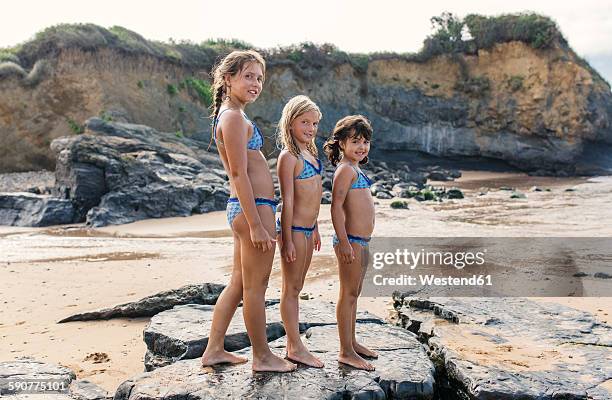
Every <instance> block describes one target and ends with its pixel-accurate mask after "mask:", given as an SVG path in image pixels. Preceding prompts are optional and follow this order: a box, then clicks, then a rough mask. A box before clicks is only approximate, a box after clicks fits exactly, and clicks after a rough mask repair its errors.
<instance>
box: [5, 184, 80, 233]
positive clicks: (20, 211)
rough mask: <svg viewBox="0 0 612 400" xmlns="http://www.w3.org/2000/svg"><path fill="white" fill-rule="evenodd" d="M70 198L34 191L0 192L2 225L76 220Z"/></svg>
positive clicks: (65, 222)
mask: <svg viewBox="0 0 612 400" xmlns="http://www.w3.org/2000/svg"><path fill="white" fill-rule="evenodd" d="M75 216H76V214H75V210H74V208H73V206H72V203H71V202H70V201H69V200H64V199H58V198H55V197H52V196H49V195H43V194H34V193H25V192H22V193H20V192H17V193H0V225H13V226H49V225H61V224H70V223H72V222H74V221H75Z"/></svg>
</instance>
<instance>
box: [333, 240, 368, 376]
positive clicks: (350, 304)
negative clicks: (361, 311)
mask: <svg viewBox="0 0 612 400" xmlns="http://www.w3.org/2000/svg"><path fill="white" fill-rule="evenodd" d="M351 246H353V252H354V254H355V259H354V260H353V262H352V263H349V264H346V263H343V262H341V261H338V270H339V273H340V294H339V297H338V305H337V307H336V318H337V320H338V334H339V336H340V354H339V355H338V361H340V362H341V363H344V364H348V365H351V366H353V367H355V368H359V369H365V370H368V371H373V370H374V366H373V365H372V364H370V363H369V362H367V361H366V360H364V359H363V358H361V356H360V355H359V354H357V352H356V351H355V349H354V348H353V336H354V335H353V329H354V328H353V326H354V323H355V315H354V313H353V310H354V309H355V307H356V306H357V297H358V296H359V285H360V283H361V281H362V279H363V271H362V270H363V267H362V253H361V246H360V245H359V244H356V243H351ZM337 249H338V248H337V247H336V249H335V250H336V257H338V250H337Z"/></svg>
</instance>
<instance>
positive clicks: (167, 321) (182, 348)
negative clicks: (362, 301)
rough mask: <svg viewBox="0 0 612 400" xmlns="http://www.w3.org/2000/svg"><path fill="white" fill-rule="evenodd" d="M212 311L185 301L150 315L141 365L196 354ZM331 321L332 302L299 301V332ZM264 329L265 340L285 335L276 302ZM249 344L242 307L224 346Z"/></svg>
mask: <svg viewBox="0 0 612 400" xmlns="http://www.w3.org/2000/svg"><path fill="white" fill-rule="evenodd" d="M212 313H213V307H212V306H206V305H196V304H187V305H184V306H176V307H174V308H173V309H171V310H168V311H164V312H161V313H159V314H157V315H155V316H154V317H153V318H151V322H149V324H148V325H147V327H146V328H145V331H144V341H145V343H146V345H147V353H146V355H145V369H146V370H147V371H152V370H154V369H156V368H160V367H163V366H166V365H169V364H172V363H174V362H176V361H179V360H184V359H192V358H198V357H200V356H201V355H202V354H203V353H204V350H205V349H206V345H207V343H208V335H209V334H210V328H211V323H212ZM357 321H358V322H359V323H378V324H382V323H383V321H382V320H381V319H380V318H378V317H376V316H374V315H372V314H369V313H367V312H359V313H358V314H357ZM335 324H336V312H335V308H334V305H333V304H331V303H328V302H320V301H314V300H311V301H302V302H301V303H300V332H305V331H306V330H307V329H309V328H311V327H313V326H323V325H335ZM266 333H267V336H268V341H273V340H276V339H278V338H280V337H282V336H284V335H285V329H284V327H283V323H282V319H281V316H280V306H279V304H278V303H274V304H270V305H269V306H268V307H267V310H266ZM250 346H251V342H250V341H249V337H248V335H247V334H246V327H245V325H244V320H243V317H242V309H240V308H239V309H238V310H237V311H236V313H235V314H234V317H233V319H232V321H231V323H230V326H229V328H228V331H227V334H226V335H225V349H226V350H228V351H237V350H241V349H244V348H246V347H250Z"/></svg>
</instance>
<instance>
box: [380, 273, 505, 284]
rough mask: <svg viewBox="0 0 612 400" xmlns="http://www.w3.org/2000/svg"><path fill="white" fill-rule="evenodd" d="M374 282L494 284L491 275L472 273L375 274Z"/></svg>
mask: <svg viewBox="0 0 612 400" xmlns="http://www.w3.org/2000/svg"><path fill="white" fill-rule="evenodd" d="M372 282H374V285H376V286H417V285H421V286H492V285H493V282H492V281H491V275H472V276H470V277H453V276H445V277H436V276H435V275H418V280H417V277H416V276H411V275H399V276H395V277H386V276H382V275H374V276H373V277H372Z"/></svg>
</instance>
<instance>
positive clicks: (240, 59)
mask: <svg viewBox="0 0 612 400" xmlns="http://www.w3.org/2000/svg"><path fill="white" fill-rule="evenodd" d="M251 62H256V63H259V64H260V65H261V69H262V71H263V74H264V79H265V76H266V62H265V61H264V59H263V57H262V56H261V54H259V53H258V52H256V51H255V50H236V51H232V52H231V53H229V54H228V55H227V56H225V57H224V58H223V59H222V60H221V61H220V62H219V63H218V64H217V65H215V66H214V67H213V70H212V72H211V76H212V81H213V83H212V93H213V104H212V105H211V107H210V108H211V109H212V112H211V114H210V118H211V119H212V121H213V123H212V126H211V135H210V144H209V146H208V147H209V148H210V145H211V144H212V141H213V134H214V130H215V126H216V125H217V116H218V115H219V110H220V109H221V104H222V103H223V100H225V99H226V98H227V97H229V95H230V91H229V90H228V88H227V87H226V85H225V76H226V75H227V74H229V75H231V76H234V75H236V74H237V73H239V72H240V71H242V70H243V69H244V67H245V66H246V65H247V64H248V63H251Z"/></svg>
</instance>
